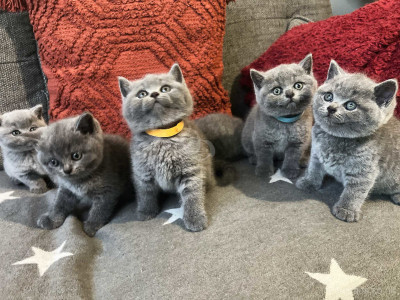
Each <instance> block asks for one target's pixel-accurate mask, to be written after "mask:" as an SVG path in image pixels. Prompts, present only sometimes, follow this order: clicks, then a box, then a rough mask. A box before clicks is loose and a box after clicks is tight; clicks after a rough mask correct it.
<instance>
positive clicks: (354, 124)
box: [296, 61, 400, 222]
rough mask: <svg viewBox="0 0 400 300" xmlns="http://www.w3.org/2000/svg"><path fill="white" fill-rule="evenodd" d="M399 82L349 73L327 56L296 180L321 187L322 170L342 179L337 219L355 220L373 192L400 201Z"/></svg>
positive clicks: (299, 184)
mask: <svg viewBox="0 0 400 300" xmlns="http://www.w3.org/2000/svg"><path fill="white" fill-rule="evenodd" d="M396 92H397V81H396V80H393V79H391V80H386V81H384V82H381V83H376V82H374V81H372V80H371V79H369V78H368V77H366V76H365V75H362V74H349V73H346V72H345V71H343V69H341V68H340V67H339V65H338V64H337V63H336V62H335V61H331V64H330V67H329V71H328V76H327V80H326V81H325V83H324V84H323V85H322V86H321V87H320V88H319V89H318V91H317V93H316V95H315V98H314V104H313V110H314V118H315V125H314V126H313V129H312V137H313V140H312V147H311V158H310V162H309V166H308V169H307V171H306V173H305V175H304V177H302V178H300V179H299V180H298V181H297V183H296V185H297V187H298V188H301V189H305V190H309V189H319V188H320V187H321V185H322V181H323V178H324V176H325V174H329V175H331V176H333V177H334V178H335V179H336V180H338V181H339V182H341V183H343V185H344V190H343V192H342V194H341V196H340V199H339V201H338V202H337V203H336V204H335V205H334V207H333V210H332V212H333V214H334V215H335V216H336V217H337V218H338V219H340V220H343V221H348V222H354V221H358V220H359V219H360V217H361V206H362V204H363V203H364V201H365V199H366V198H367V196H368V194H369V193H371V192H376V193H380V194H386V195H389V196H390V197H391V199H392V200H393V202H394V203H396V204H400V164H399V163H398V162H399V161H400V123H399V121H398V120H397V119H396V118H395V117H393V112H394V109H395V106H396V100H395V96H396Z"/></svg>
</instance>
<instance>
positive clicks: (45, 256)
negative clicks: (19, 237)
mask: <svg viewBox="0 0 400 300" xmlns="http://www.w3.org/2000/svg"><path fill="white" fill-rule="evenodd" d="M65 242H66V241H64V242H63V243H62V244H61V246H60V247H58V248H57V249H56V250H53V251H50V252H47V251H44V250H42V249H39V248H36V247H32V250H33V252H34V253H35V255H34V256H31V257H28V258H25V259H24V260H21V261H17V262H16V263H13V266H14V265H26V264H37V265H38V269H39V274H40V276H42V275H43V274H44V273H45V272H46V271H47V269H48V268H50V266H51V265H52V264H53V263H55V262H56V261H57V260H59V259H61V258H63V257H66V256H71V255H73V254H72V253H70V252H61V251H62V249H63V248H64V245H65Z"/></svg>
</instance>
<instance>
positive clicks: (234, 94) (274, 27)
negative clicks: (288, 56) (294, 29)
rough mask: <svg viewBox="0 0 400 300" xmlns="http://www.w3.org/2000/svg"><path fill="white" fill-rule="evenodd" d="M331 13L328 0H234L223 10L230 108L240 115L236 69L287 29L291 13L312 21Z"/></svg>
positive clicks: (258, 54) (238, 69) (237, 73)
mask: <svg viewBox="0 0 400 300" xmlns="http://www.w3.org/2000/svg"><path fill="white" fill-rule="evenodd" d="M331 14H332V11H331V6H330V2H329V0H286V1H273V0H267V1H266V0H236V1H235V2H231V3H229V5H228V6H227V10H226V34H225V38H224V56H223V60H224V77H223V85H224V87H225V89H227V90H228V92H230V97H231V101H232V112H233V113H234V114H236V115H242V114H243V110H244V109H245V107H244V106H243V92H242V90H241V89H240V86H239V83H238V78H239V75H240V70H241V69H242V68H243V67H244V66H246V65H248V64H249V63H251V62H252V61H253V60H254V59H256V58H257V57H259V56H260V55H261V54H262V53H263V52H264V51H265V50H267V49H268V47H269V46H270V45H271V44H272V43H273V42H274V41H275V40H276V39H277V38H278V37H279V36H281V35H282V34H283V33H284V32H285V31H286V29H287V26H288V22H289V21H290V20H291V19H292V17H293V16H295V15H301V16H303V17H306V18H309V19H311V20H314V21H318V20H322V19H326V18H328V17H330V16H331Z"/></svg>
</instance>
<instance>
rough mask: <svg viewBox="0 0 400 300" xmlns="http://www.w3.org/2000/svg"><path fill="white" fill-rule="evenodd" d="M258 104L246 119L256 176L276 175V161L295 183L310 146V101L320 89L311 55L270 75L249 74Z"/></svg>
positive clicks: (246, 143) (244, 138)
mask: <svg viewBox="0 0 400 300" xmlns="http://www.w3.org/2000/svg"><path fill="white" fill-rule="evenodd" d="M250 75H251V78H252V80H253V84H254V90H255V94H256V100H257V104H256V105H255V106H254V107H253V108H252V110H251V111H250V114H249V116H248V117H247V120H246V123H245V126H244V129H243V132H242V144H243V148H244V149H245V151H246V152H247V155H248V156H249V161H250V163H251V164H255V165H256V170H255V171H256V175H257V176H261V177H268V176H271V175H272V174H273V173H274V158H277V159H279V160H282V159H283V164H282V173H283V174H284V175H285V176H287V177H288V178H291V179H294V178H296V177H297V176H298V175H299V173H300V161H301V158H302V156H303V155H304V154H305V153H306V150H307V148H309V145H310V142H311V140H310V139H311V127H312V122H313V118H312V112H311V101H312V98H313V95H314V93H315V91H316V89H317V82H316V80H315V78H314V76H313V72H312V55H311V54H309V55H307V56H306V57H305V58H304V59H303V60H302V61H301V62H300V63H299V64H295V63H293V64H283V65H279V66H277V67H276V68H273V69H271V70H269V71H267V72H259V71H256V70H254V69H252V70H250Z"/></svg>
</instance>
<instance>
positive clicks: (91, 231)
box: [83, 221, 102, 237]
mask: <svg viewBox="0 0 400 300" xmlns="http://www.w3.org/2000/svg"><path fill="white" fill-rule="evenodd" d="M101 227H102V226H101V225H96V224H93V223H91V222H87V221H86V222H83V231H84V232H85V233H86V234H87V235H88V236H89V237H94V236H95V234H96V232H97V231H98V230H99V229H100V228H101Z"/></svg>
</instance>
